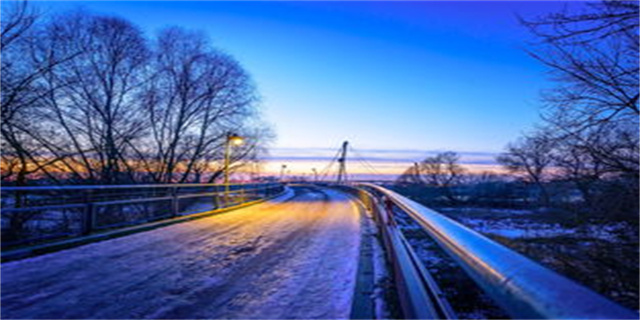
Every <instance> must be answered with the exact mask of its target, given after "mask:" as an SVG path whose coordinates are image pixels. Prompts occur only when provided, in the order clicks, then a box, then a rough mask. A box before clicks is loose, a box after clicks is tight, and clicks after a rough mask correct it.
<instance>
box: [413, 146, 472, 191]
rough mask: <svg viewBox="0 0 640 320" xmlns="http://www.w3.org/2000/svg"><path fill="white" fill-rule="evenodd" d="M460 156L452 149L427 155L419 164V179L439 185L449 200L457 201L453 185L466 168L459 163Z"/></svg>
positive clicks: (432, 184) (457, 181)
mask: <svg viewBox="0 0 640 320" xmlns="http://www.w3.org/2000/svg"><path fill="white" fill-rule="evenodd" d="M459 160H460V156H459V155H458V154H457V153H455V152H451V151H447V152H443V153H439V154H437V155H435V156H433V157H427V158H426V159H424V160H423V161H422V162H421V163H420V164H419V180H420V181H424V183H425V184H426V185H428V186H433V187H438V188H441V189H442V190H443V191H444V194H445V196H446V197H447V199H449V201H451V202H456V201H457V200H458V199H456V197H455V195H454V193H453V189H452V188H453V187H454V186H455V185H457V184H458V183H459V182H460V181H461V179H462V176H463V174H464V168H462V166H460V165H459V164H458V162H459Z"/></svg>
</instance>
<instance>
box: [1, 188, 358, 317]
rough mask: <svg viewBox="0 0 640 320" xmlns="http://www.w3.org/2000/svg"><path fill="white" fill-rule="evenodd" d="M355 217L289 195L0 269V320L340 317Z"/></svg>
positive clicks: (346, 305)
mask: <svg viewBox="0 0 640 320" xmlns="http://www.w3.org/2000/svg"><path fill="white" fill-rule="evenodd" d="M359 215H360V212H359V210H358V207H357V205H356V204H355V203H354V202H353V201H352V200H351V199H350V198H348V197H347V196H346V195H344V194H342V193H340V192H337V191H333V190H329V189H321V190H320V189H304V188H297V189H296V195H295V196H293V197H292V198H291V199H280V200H274V201H270V202H267V203H264V204H259V205H254V206H251V207H247V208H244V209H239V210H235V211H232V212H228V213H225V214H220V215H216V216H212V217H209V218H203V219H199V220H195V221H191V222H185V223H180V224H176V225H172V226H169V227H165V228H160V229H156V230H153V231H147V232H142V233H138V234H134V235H130V236H126V237H122V238H118V239H113V240H108V241H103V242H99V243H94V244H90V245H86V246H82V247H78V248H74V249H69V250H65V251H60V252H56V253H52V254H48V255H44V256H40V257H35V258H31V259H26V260H21V261H15V262H8V263H4V264H2V265H1V271H2V278H1V284H2V292H1V303H2V309H1V315H2V318H5V319H6V318H31V319H33V318H49V319H61V318H83V319H87V318H103V319H106V318H108V319H121V318H156V319H158V318H161V319H169V318H170V319H179V318H190V319H194V318H218V319H219V318H242V319H251V318H262V319H265V318H268V319H277V318H305V319H311V318H324V319H328V318H331V319H338V318H347V317H348V316H349V312H350V308H351V297H352V295H353V289H354V286H355V278H356V270H357V262H358V254H359V244H360V224H359V223H360V217H359Z"/></svg>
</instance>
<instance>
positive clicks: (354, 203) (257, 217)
mask: <svg viewBox="0 0 640 320" xmlns="http://www.w3.org/2000/svg"><path fill="white" fill-rule="evenodd" d="M348 160H349V161H359V162H360V164H361V165H362V166H363V167H366V168H368V169H370V170H371V171H372V172H376V169H375V167H374V166H372V165H371V164H370V163H368V162H367V161H366V159H365V158H364V157H361V156H360V155H359V153H358V152H357V150H354V149H353V148H352V147H350V146H349V144H348V143H347V142H345V143H343V144H342V146H341V147H340V148H339V150H338V151H337V152H336V156H335V157H334V158H333V159H332V160H331V161H330V162H329V163H328V164H327V166H326V167H325V168H323V169H322V171H320V172H319V173H318V179H317V181H314V182H305V183H299V182H298V183H296V182H273V183H248V184H222V185H221V184H163V185H110V186H62V187H4V188H2V232H3V234H2V236H3V242H2V245H3V247H2V260H3V263H2V278H1V284H2V291H1V306H2V308H1V312H2V317H3V318H15V319H34V318H47V319H53V318H55V319H97V318H108V319H119V318H153V319H193V318H209V319H220V318H235V319H249V318H262V319H294V318H295V319H298V318H302V319H311V318H313V319H316V318H318V319H333V318H354V319H372V318H379V317H383V316H385V314H384V313H381V312H380V310H381V309H387V310H388V309H394V311H393V312H394V313H392V315H393V316H395V317H399V318H416V319H455V318H458V316H457V313H456V310H454V308H452V307H451V304H450V303H449V301H447V298H446V295H445V294H444V293H443V291H444V289H446V288H441V287H439V286H438V284H437V283H436V282H435V281H434V279H433V277H432V276H431V275H430V273H429V270H427V269H426V268H425V267H424V265H422V263H421V262H420V259H418V257H417V254H416V252H415V249H414V248H413V247H412V245H411V244H410V243H409V242H408V241H407V239H406V237H405V235H404V234H403V231H402V230H401V229H400V228H399V227H398V221H397V219H398V216H399V215H404V216H407V217H409V218H410V219H411V220H412V221H413V222H414V223H415V225H416V226H418V227H419V228H420V229H422V231H423V232H425V233H426V234H427V235H428V236H429V237H430V238H431V239H432V240H433V241H434V243H436V244H437V246H438V247H439V248H440V249H441V250H442V251H443V252H444V253H445V254H446V255H448V256H449V257H450V258H451V259H452V260H453V261H455V262H456V263H457V264H458V265H459V266H460V267H461V268H462V269H463V270H464V272H466V273H467V274H468V275H469V276H470V277H471V278H472V279H473V280H474V281H475V283H476V284H477V286H479V287H480V288H481V289H482V290H483V291H484V292H485V293H486V295H487V297H489V298H491V299H492V300H493V301H494V302H495V303H496V304H497V305H498V306H499V307H500V308H501V309H502V310H503V311H504V313H505V315H507V316H510V317H513V318H575V319H577V318H580V319H586V318H589V319H595V318H607V319H627V318H629V319H631V318H637V317H638V314H637V313H636V312H634V311H631V310H627V309H625V308H623V307H621V306H619V305H617V304H616V303H614V302H611V301H609V300H607V299H606V298H604V297H602V296H600V295H598V294H596V293H594V292H593V291H591V290H589V289H587V288H585V287H583V286H581V285H579V284H577V283H575V282H573V281H571V280H569V279H567V278H565V277H563V276H561V275H559V274H557V273H555V272H553V271H551V270H549V269H546V268H544V267H542V266H540V265H539V264H537V263H536V262H533V261H531V260H529V259H527V258H525V257H524V256H522V255H520V254H518V253H516V252H514V251H511V250H510V249H507V248H506V247H504V246H502V245H500V244H498V243H496V242H494V241H492V240H490V239H488V238H486V237H484V236H482V235H480V234H478V233H476V232H474V231H472V230H470V229H468V228H466V227H464V226H462V225H460V224H458V223H456V222H454V221H453V220H450V219H449V218H447V217H445V216H443V215H441V214H439V213H438V212H435V211H433V210H430V209H429V208H426V207H424V206H422V205H420V204H418V203H416V202H414V201H412V200H410V199H408V198H406V197H404V196H402V195H400V194H397V193H395V192H394V191H392V190H390V189H389V188H386V187H384V186H382V185H379V184H375V183H366V182H354V181H350V180H349V178H348V177H349V175H348V168H349V164H348ZM385 279H386V280H385ZM384 281H386V282H384ZM381 283H387V284H388V285H386V286H381ZM386 315H387V316H388V315H389V313H387V314H386Z"/></svg>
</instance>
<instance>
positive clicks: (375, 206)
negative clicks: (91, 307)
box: [338, 186, 457, 319]
mask: <svg viewBox="0 0 640 320" xmlns="http://www.w3.org/2000/svg"><path fill="white" fill-rule="evenodd" d="M338 188H340V189H342V190H344V191H346V192H348V193H350V194H352V195H353V196H355V197H356V198H358V199H359V200H360V202H361V203H362V204H363V205H364V207H365V208H366V209H367V210H369V211H370V212H371V213H372V215H373V217H374V219H375V220H376V222H377V224H378V227H379V230H380V233H381V236H382V240H383V243H384V246H385V248H386V253H387V257H388V260H389V262H390V263H391V266H392V268H393V272H392V274H393V277H394V282H395V284H396V290H397V292H398V296H399V302H400V309H401V310H402V318H404V319H457V316H456V314H455V312H454V311H453V309H452V308H451V306H450V305H449V302H448V301H447V300H446V298H445V296H444V294H443V292H442V291H441V290H440V288H439V287H438V285H437V284H436V282H435V280H434V279H433V278H432V277H431V275H430V274H429V272H428V271H427V270H426V269H425V267H424V266H423V265H422V263H421V262H420V261H419V259H418V257H417V255H416V253H415V252H414V250H413V249H412V247H411V246H410V244H409V242H408V241H407V240H406V239H405V237H404V235H403V234H402V232H401V231H400V230H399V229H398V227H397V225H396V223H395V221H394V220H393V218H392V217H391V216H390V215H389V214H388V212H387V210H386V208H385V207H384V204H382V203H380V201H379V199H378V197H376V196H375V195H373V194H372V193H371V192H369V191H367V190H364V189H363V188H352V187H348V186H339V187H338Z"/></svg>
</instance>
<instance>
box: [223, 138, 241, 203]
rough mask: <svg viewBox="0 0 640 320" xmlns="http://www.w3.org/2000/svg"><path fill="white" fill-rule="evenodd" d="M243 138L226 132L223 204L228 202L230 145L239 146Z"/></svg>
mask: <svg viewBox="0 0 640 320" xmlns="http://www.w3.org/2000/svg"><path fill="white" fill-rule="evenodd" d="M243 142H244V139H243V138H242V137H241V136H239V135H237V134H235V133H231V132H227V141H225V145H224V205H225V207H226V206H227V205H228V204H229V165H230V163H231V145H234V146H239V145H241V144H242V143H243Z"/></svg>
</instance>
